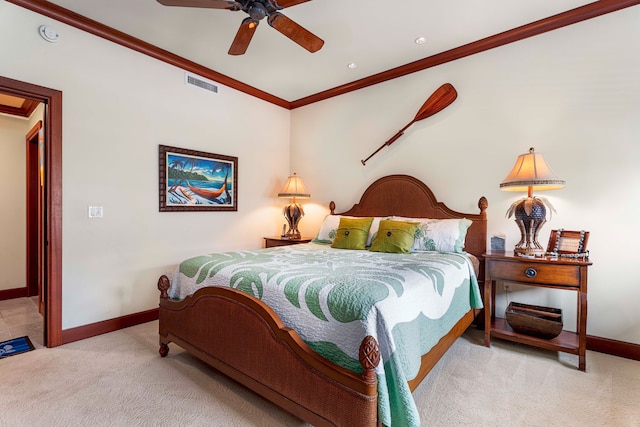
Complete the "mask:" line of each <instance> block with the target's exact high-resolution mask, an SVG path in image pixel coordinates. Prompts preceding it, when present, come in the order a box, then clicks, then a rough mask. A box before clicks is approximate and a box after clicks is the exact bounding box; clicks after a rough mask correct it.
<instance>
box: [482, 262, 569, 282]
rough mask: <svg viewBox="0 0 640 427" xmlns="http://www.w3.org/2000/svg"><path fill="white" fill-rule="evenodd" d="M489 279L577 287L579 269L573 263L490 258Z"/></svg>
mask: <svg viewBox="0 0 640 427" xmlns="http://www.w3.org/2000/svg"><path fill="white" fill-rule="evenodd" d="M489 269H490V272H489V274H490V275H491V280H505V281H510V280H512V281H515V282H527V283H541V284H548V285H556V286H559V287H575V288H577V287H579V286H580V270H579V268H578V266H573V265H549V264H542V263H535V262H530V263H529V262H527V261H526V260H522V261H519V262H511V261H498V260H492V262H491V263H490V264H489Z"/></svg>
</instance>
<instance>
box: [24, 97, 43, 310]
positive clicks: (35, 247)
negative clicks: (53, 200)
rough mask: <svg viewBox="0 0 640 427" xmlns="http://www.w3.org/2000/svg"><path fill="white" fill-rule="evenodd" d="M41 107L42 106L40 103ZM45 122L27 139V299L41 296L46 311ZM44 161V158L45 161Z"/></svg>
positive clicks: (36, 127) (39, 121) (36, 125)
mask: <svg viewBox="0 0 640 427" xmlns="http://www.w3.org/2000/svg"><path fill="white" fill-rule="evenodd" d="M38 105H39V104H38ZM42 127H43V123H42V120H38V122H37V123H36V124H35V125H34V126H33V128H31V130H30V131H29V132H28V133H27V136H26V138H25V144H26V147H25V151H26V155H25V157H26V160H27V162H26V163H27V164H26V177H25V178H26V188H27V194H26V200H27V206H26V213H27V221H26V222H27V244H26V248H27V272H26V277H27V296H28V297H32V296H35V295H38V311H39V312H40V313H43V312H44V307H43V305H42V304H41V302H43V299H42V296H43V294H42V282H43V280H42V279H43V274H42V273H43V269H44V259H43V258H44V256H43V255H44V252H43V248H44V239H43V237H44V235H43V233H44V221H43V214H44V212H43V211H44V209H43V202H44V197H43V187H42V186H41V182H40V180H41V176H40V174H41V173H42V172H41V171H40V166H41V165H40V161H39V157H40V156H39V152H40V141H39V139H40V129H42ZM43 160H44V159H43Z"/></svg>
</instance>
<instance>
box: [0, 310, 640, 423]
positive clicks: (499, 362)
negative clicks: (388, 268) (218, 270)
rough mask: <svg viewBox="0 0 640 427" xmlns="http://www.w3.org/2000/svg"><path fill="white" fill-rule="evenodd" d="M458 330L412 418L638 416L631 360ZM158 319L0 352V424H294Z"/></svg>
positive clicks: (636, 366)
mask: <svg viewBox="0 0 640 427" xmlns="http://www.w3.org/2000/svg"><path fill="white" fill-rule="evenodd" d="M481 339H482V334H481V332H480V331H477V330H469V331H467V333H466V334H465V335H464V336H463V337H462V338H460V339H459V340H458V341H457V342H456V343H455V344H454V346H453V347H452V349H451V350H450V351H449V352H448V353H447V354H446V355H445V357H444V358H443V359H442V360H441V361H440V363H439V364H438V365H437V366H436V368H435V369H434V371H432V373H431V374H430V375H429V376H428V377H427V379H426V380H425V381H424V382H423V383H422V384H421V385H420V387H419V388H418V389H417V390H416V392H415V393H414V395H415V399H416V402H417V404H418V406H419V408H420V412H421V417H422V425H423V426H640V362H636V361H630V360H626V359H621V358H616V357H612V356H607V355H604V354H600V353H594V352H588V355H587V373H583V372H579V371H578V370H577V369H576V364H577V358H576V357H575V356H572V355H565V354H561V355H558V354H557V353H554V352H547V351H543V350H537V349H530V348H528V347H524V346H519V345H515V344H511V343H506V342H500V341H496V342H495V343H494V345H493V346H492V347H491V348H486V347H484V346H482V345H481ZM157 350H158V338H157V322H150V323H146V324H143V325H138V326H135V327H132V328H128V329H125V330H122V331H118V332H113V333H110V334H106V335H102V336H99V337H95V338H91V339H87V340H83V341H79V342H75V343H71V344H67V345H64V346H61V347H57V348H53V349H47V348H42V347H40V348H38V349H36V350H35V351H32V352H29V353H25V354H21V355H17V356H14V357H10V358H7V359H2V360H0V381H1V384H2V391H1V392H0V408H1V409H0V426H178V425H180V426H205V425H206V426H302V425H304V423H302V422H300V421H299V420H297V419H296V418H294V417H292V416H290V415H288V414H287V413H285V412H283V411H281V410H280V409H278V408H276V407H275V406H273V405H272V404H270V403H269V402H266V401H265V400H263V399H262V398H260V397H258V396H256V395H254V394H253V393H252V392H250V391H248V390H246V389H244V388H243V387H241V386H239V385H237V384H235V383H233V382H232V381H230V380H228V379H227V378H226V377H224V376H222V375H220V374H218V373H216V372H215V371H213V370H211V369H210V368H208V367H207V366H205V365H204V364H202V363H201V362H199V361H198V360H197V359H195V358H194V357H192V356H190V355H189V354H187V353H185V352H183V351H182V350H181V349H180V348H179V347H177V346H175V345H173V344H172V345H171V352H170V353H169V356H168V357H167V358H166V359H162V358H160V357H159V356H158V352H157Z"/></svg>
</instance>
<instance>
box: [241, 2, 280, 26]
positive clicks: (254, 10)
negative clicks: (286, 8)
mask: <svg viewBox="0 0 640 427" xmlns="http://www.w3.org/2000/svg"><path fill="white" fill-rule="evenodd" d="M280 9H282V7H281V6H278V3H276V2H273V1H270V0H248V1H245V2H243V7H242V10H244V11H245V12H246V13H247V14H249V16H250V17H251V19H253V20H255V21H260V20H261V19H264V17H265V16H269V15H271V14H272V13H274V12H276V11H278V10H280Z"/></svg>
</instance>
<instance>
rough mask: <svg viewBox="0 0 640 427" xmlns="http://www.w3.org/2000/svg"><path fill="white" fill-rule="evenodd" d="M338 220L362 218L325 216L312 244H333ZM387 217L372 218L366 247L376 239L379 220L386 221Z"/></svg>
mask: <svg viewBox="0 0 640 427" xmlns="http://www.w3.org/2000/svg"><path fill="white" fill-rule="evenodd" d="M340 218H362V217H356V216H347V215H327V216H326V218H325V219H324V221H323V222H322V225H321V226H320V231H318V235H317V236H316V237H315V239H313V242H314V243H333V238H334V237H336V231H338V224H340ZM388 218H389V217H386V216H385V217H373V222H372V223H371V228H370V229H369V236H368V237H367V243H366V246H371V242H372V241H373V239H374V238H375V237H376V234H377V233H378V227H379V226H380V220H381V219H388Z"/></svg>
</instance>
